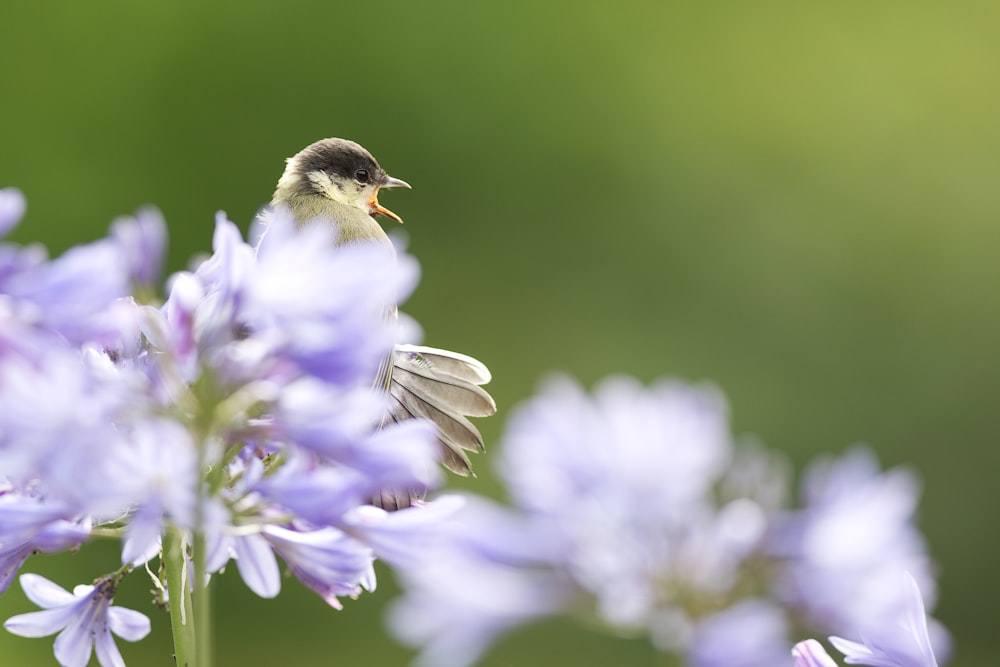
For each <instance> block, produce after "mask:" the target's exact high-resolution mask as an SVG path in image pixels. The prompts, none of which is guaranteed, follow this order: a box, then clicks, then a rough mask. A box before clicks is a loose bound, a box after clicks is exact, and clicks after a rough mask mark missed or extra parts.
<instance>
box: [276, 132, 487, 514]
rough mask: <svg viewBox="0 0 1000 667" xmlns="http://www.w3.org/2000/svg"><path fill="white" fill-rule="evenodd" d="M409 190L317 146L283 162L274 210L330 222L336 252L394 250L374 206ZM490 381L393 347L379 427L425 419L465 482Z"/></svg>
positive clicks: (348, 148) (381, 502) (381, 383)
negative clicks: (351, 247)
mask: <svg viewBox="0 0 1000 667" xmlns="http://www.w3.org/2000/svg"><path fill="white" fill-rule="evenodd" d="M409 187H410V185H409V183H407V182H406V181H402V180H400V179H398V178H393V177H392V176H389V174H387V173H386V172H385V170H384V169H383V168H382V167H380V166H379V164H378V162H377V161H376V160H375V158H374V157H372V155H371V153H369V152H368V151H367V150H365V149H364V148H363V147H361V146H360V145H359V144H356V143H355V142H353V141H348V140H346V139H336V138H333V139H322V140H320V141H317V142H316V143H314V144H311V145H309V146H307V147H305V148H304V149H302V150H301V151H299V152H298V153H296V154H295V155H293V156H292V157H290V158H288V160H287V161H286V166H285V171H284V173H283V174H282V175H281V178H280V179H279V180H278V186H277V188H276V189H275V191H274V196H273V197H272V199H271V205H272V206H273V207H276V208H277V207H284V208H286V209H288V210H290V211H291V213H292V215H293V216H294V217H295V221H296V223H297V224H299V225H304V224H306V223H309V222H312V221H315V220H322V221H328V222H329V223H330V224H331V225H333V226H334V227H335V228H336V234H337V235H336V243H337V245H345V244H349V243H358V242H374V243H385V244H388V245H390V246H391V241H390V240H389V237H388V235H387V234H386V233H385V231H384V230H383V229H382V227H381V225H379V223H378V222H377V221H376V216H379V215H382V216H385V217H387V218H390V219H392V220H395V221H396V222H399V223H401V222H403V220H402V219H401V218H400V217H399V216H398V215H396V214H395V213H393V212H392V211H390V210H389V209H387V208H384V207H383V206H382V205H381V204H379V202H378V193H379V190H381V189H382V188H409ZM393 315H395V311H393ZM490 377H491V376H490V371H489V369H487V368H486V366H485V365H483V364H482V362H480V361H478V360H476V359H473V358H472V357H469V356H466V355H464V354H459V353H457V352H450V351H448V350H440V349H436V348H432V347H424V346H419V345H397V346H396V347H395V349H394V350H393V352H392V354H391V358H386V360H385V361H384V362H383V363H382V365H381V367H380V368H379V372H378V376H377V378H376V380H375V386H376V387H377V388H379V389H380V390H382V391H387V392H388V393H389V396H390V408H389V412H388V414H387V415H386V418H385V420H384V421H383V423H385V421H388V420H391V421H393V422H400V421H403V420H405V419H414V418H424V419H429V420H430V421H432V422H433V423H434V424H435V425H436V426H437V436H438V440H439V442H440V444H441V452H442V456H441V462H442V464H443V465H444V466H445V467H446V468H448V469H449V470H451V471H452V472H455V473H457V474H459V475H463V476H465V475H469V474H470V473H471V472H472V464H471V462H470V460H469V456H468V454H467V453H466V452H469V451H482V450H483V438H482V435H481V434H480V433H479V429H477V428H476V427H475V425H473V424H472V422H470V421H469V420H468V417H487V416H489V415H492V414H494V413H495V412H496V403H494V401H493V398H492V397H491V396H490V395H489V394H488V393H487V392H486V391H485V390H484V389H482V387H481V386H480V385H483V384H486V383H488V382H489V381H490ZM416 497H419V491H412V490H384V491H382V492H381V494H380V495H379V497H376V498H375V499H374V504H376V505H378V506H380V507H383V508H384V509H387V510H395V509H401V508H404V507H408V506H409V505H410V504H411V502H412V500H413V499H414V498H416Z"/></svg>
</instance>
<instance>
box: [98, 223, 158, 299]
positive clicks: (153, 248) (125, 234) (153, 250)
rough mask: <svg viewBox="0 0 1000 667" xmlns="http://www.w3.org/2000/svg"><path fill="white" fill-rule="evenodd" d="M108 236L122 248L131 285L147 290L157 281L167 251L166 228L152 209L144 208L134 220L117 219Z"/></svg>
mask: <svg viewBox="0 0 1000 667" xmlns="http://www.w3.org/2000/svg"><path fill="white" fill-rule="evenodd" d="M111 236H112V238H113V239H114V241H115V242H116V243H117V244H118V245H119V246H120V247H121V248H122V253H123V254H124V256H125V258H126V261H127V262H128V275H129V278H130V279H131V280H132V282H133V283H135V284H137V285H141V286H145V287H151V286H152V285H153V283H154V282H155V281H156V280H157V279H159V277H160V270H161V269H162V267H163V259H164V256H165V254H166V249H167V225H166V222H165V221H164V220H163V215H162V214H161V213H160V212H159V211H158V210H156V209H154V208H144V209H141V210H140V211H139V212H138V213H136V215H135V217H128V218H119V219H118V220H116V221H115V222H114V223H113V224H112V226H111Z"/></svg>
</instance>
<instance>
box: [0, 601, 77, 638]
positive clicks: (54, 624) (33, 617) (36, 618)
mask: <svg viewBox="0 0 1000 667" xmlns="http://www.w3.org/2000/svg"><path fill="white" fill-rule="evenodd" d="M75 614H76V610H75V609H74V608H73V607H59V608H57V609H46V610H45V611H31V612H28V613H27V614H18V615H17V616H11V617H10V618H8V619H7V620H6V621H4V624H3V627H4V628H6V629H7V630H8V631H9V632H12V633H13V634H15V635H20V636H22V637H47V636H48V635H54V634H55V633H57V632H59V631H60V630H62V629H63V628H65V627H66V625H67V624H68V623H69V622H70V620H72V619H73V617H74V615H75Z"/></svg>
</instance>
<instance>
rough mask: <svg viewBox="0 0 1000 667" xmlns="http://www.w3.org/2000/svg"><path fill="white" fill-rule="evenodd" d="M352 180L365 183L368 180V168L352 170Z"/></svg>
mask: <svg viewBox="0 0 1000 667" xmlns="http://www.w3.org/2000/svg"><path fill="white" fill-rule="evenodd" d="M354 180H356V181H357V182H358V183H367V182H368V170H367V169H358V170H357V171H356V172H354Z"/></svg>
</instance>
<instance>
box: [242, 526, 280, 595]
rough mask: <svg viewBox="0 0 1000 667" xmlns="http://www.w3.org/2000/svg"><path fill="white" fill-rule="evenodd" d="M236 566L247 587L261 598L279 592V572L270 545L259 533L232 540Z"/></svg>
mask: <svg viewBox="0 0 1000 667" xmlns="http://www.w3.org/2000/svg"><path fill="white" fill-rule="evenodd" d="M234 548H235V551H236V567H237V569H239V571H240V576H241V577H242V578H243V583H245V584H246V585H247V588H249V589H250V590H252V591H253V592H254V593H256V594H257V595H259V596H260V597H262V598H273V597H275V596H276V595H277V594H278V593H279V592H281V573H280V571H279V570H278V561H277V559H275V557H274V551H272V550H271V546H270V545H269V544H268V543H267V540H265V539H264V538H263V537H261V536H260V535H247V536H244V537H240V538H237V539H236V540H235V541H234Z"/></svg>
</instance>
